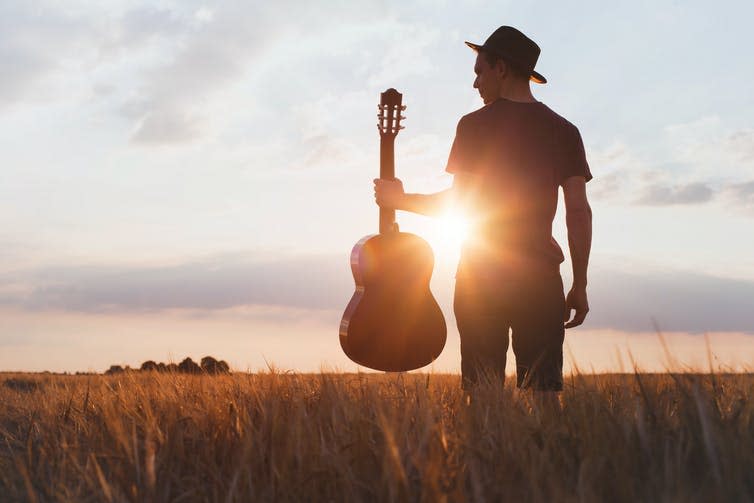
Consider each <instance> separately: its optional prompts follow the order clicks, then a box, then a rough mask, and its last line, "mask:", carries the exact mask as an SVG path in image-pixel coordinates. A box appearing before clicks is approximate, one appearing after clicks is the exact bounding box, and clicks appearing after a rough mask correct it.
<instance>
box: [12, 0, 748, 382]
mask: <svg viewBox="0 0 754 503" xmlns="http://www.w3.org/2000/svg"><path fill="white" fill-rule="evenodd" d="M752 16H754V6H752V4H751V3H748V2H719V3H717V4H715V5H714V6H712V5H711V4H709V2H678V1H654V2H648V1H646V2H643V1H637V2H631V3H625V2H623V3H618V2H616V3H615V4H614V5H606V4H605V3H604V2H596V1H594V2H560V3H555V2H550V3H542V2H527V1H516V2H513V1H495V2H491V1H483V0H467V1H453V2H450V1H448V2H444V1H434V2H429V1H413V2H409V1H404V2H389V1H362V2H346V1H324V2H317V3H312V2H285V1H283V2H254V1H250V2H233V1H227V2H226V1H217V2H198V1H197V2H195V1H190V0H188V1H187V0H181V1H151V2H139V1H133V2H119V1H112V2H105V3H103V2H90V1H89V2H87V1H77V0H76V1H68V2H45V1H33V2H27V1H13V0H0V75H1V76H2V78H0V370H7V371H10V370H25V371H41V370H51V371H69V372H72V371H77V370H81V371H86V370H93V371H102V370H105V369H107V368H108V367H109V366H110V365H111V364H121V365H131V366H139V365H140V363H141V362H142V361H145V360H148V359H152V360H160V361H180V360H182V359H183V358H184V357H186V356H190V357H192V358H194V359H195V360H198V359H200V358H201V357H203V356H205V355H213V356H215V357H217V358H221V359H225V360H227V361H228V362H229V363H230V364H231V366H232V367H234V368H235V369H237V370H252V371H256V370H264V369H268V368H276V369H280V370H293V371H301V372H310V371H318V370H321V369H325V370H342V371H351V370H356V369H357V367H356V365H355V364H352V363H351V362H349V360H348V359H347V358H346V357H345V355H343V353H342V351H341V350H340V347H339V343H338V335H337V332H338V325H339V322H340V318H341V316H342V314H343V310H344V309H345V306H346V304H347V303H348V300H349V299H350V297H351V295H352V293H353V290H354V284H353V278H352V276H351V272H350V267H349V254H350V250H351V248H352V246H353V245H354V244H355V243H356V242H357V241H358V240H359V239H360V238H361V237H363V236H364V235H367V234H371V233H374V232H376V231H377V227H378V212H377V208H376V206H375V205H374V200H373V195H372V179H373V178H375V177H376V176H378V174H379V137H378V133H377V130H376V127H375V124H376V105H377V103H378V102H379V94H380V92H382V91H384V90H385V89H387V88H389V87H395V88H396V89H398V90H399V91H401V92H402V93H403V100H404V103H405V104H406V105H407V110H406V113H405V115H406V117H407V119H406V121H405V122H404V125H405V126H406V129H405V130H403V131H402V132H401V133H400V134H399V136H398V137H397V139H396V173H397V175H398V176H399V177H400V178H401V179H402V180H403V181H404V185H405V187H406V190H407V191H409V192H433V191H437V190H442V189H445V188H447V187H449V186H450V185H451V183H452V177H451V175H449V174H446V173H445V172H444V168H445V163H446V161H447V155H448V151H449V149H450V145H451V143H452V141H453V135H454V133H455V128H456V125H457V122H458V120H459V119H460V117H462V116H463V115H464V114H466V113H469V112H471V111H473V110H476V109H478V108H479V107H481V106H482V102H481V100H480V98H479V96H478V94H477V93H476V91H475V90H474V89H473V88H472V83H473V78H474V74H473V64H474V53H473V52H472V51H471V50H470V49H468V47H466V46H465V44H464V43H463V42H464V41H465V40H470V41H472V42H477V43H481V42H483V41H484V40H485V39H486V37H487V36H488V35H489V34H490V33H491V32H492V31H494V30H495V29H496V28H497V27H498V26H500V25H503V24H507V25H512V26H515V27H517V28H519V29H520V30H522V31H523V32H524V33H526V34H527V35H529V36H530V37H531V38H533V39H534V40H535V41H537V43H538V44H539V45H540V47H541V48H542V53H541V56H540V58H539V61H538V63H537V70H538V71H539V72H540V73H542V74H544V75H545V76H546V77H547V78H548V84H546V85H543V86H539V85H533V92H534V95H535V96H536V97H537V99H539V100H540V101H543V102H544V103H545V104H547V105H548V106H549V107H550V108H552V109H553V110H555V111H556V112H558V113H559V114H561V115H563V116H564V117H566V118H568V119H569V120H570V121H571V122H572V123H574V124H575V125H576V126H577V127H578V128H579V129H580V131H581V134H582V137H583V139H584V144H585V148H586V152H587V159H588V162H589V164H590V167H591V170H592V173H593V174H594V179H593V180H592V181H591V182H589V184H588V197H589V199H590V203H591V205H592V210H593V214H594V238H593V246H592V256H591V265H590V271H589V290H588V293H589V299H590V307H591V312H590V313H589V317H588V318H587V321H586V322H585V323H584V325H583V326H581V327H578V328H575V329H572V330H569V331H568V333H567V336H566V362H567V363H566V369H567V371H572V370H575V369H580V370H582V371H619V370H631V369H633V368H640V369H643V370H663V369H666V368H669V367H673V368H699V367H702V368H709V367H710V366H713V367H714V368H717V369H731V370H751V369H752V368H754V253H753V252H754V232H753V231H754V93H752V91H751V84H750V82H751V81H752V79H753V78H754V65H752V64H751V62H750V59H751V58H750V55H749V54H748V53H749V52H750V48H751V47H754V35H752V32H751V30H750V27H749V20H750V19H751V18H752ZM562 211H563V208H562V206H561V208H560V213H559V216H558V217H556V221H555V229H554V237H555V238H556V239H557V240H558V242H559V243H560V244H561V246H562V247H563V248H564V249H566V248H567V239H566V229H565V224H564V219H563V213H562ZM398 222H399V223H400V225H401V229H402V230H404V231H408V232H414V233H417V234H419V235H421V236H423V237H425V238H426V239H427V240H428V242H430V244H431V245H432V247H433V249H434V252H435V270H434V274H433V277H432V284H431V285H432V290H433V293H434V294H435V296H436V297H437V299H438V302H439V303H440V306H441V308H442V310H443V312H444V314H445V316H446V319H447V320H448V326H449V332H448V342H447V345H446V348H445V350H444V352H443V354H442V355H441V356H440V357H439V358H438V360H437V361H436V362H435V363H434V364H433V365H432V366H431V367H428V369H431V370H435V371H443V372H445V371H448V372H458V371H459V370H460V354H459V339H458V332H457V330H456V329H455V319H454V317H453V312H452V291H453V282H454V277H453V276H454V270H455V267H456V263H457V260H458V255H459V239H458V237H457V235H456V234H455V233H454V232H453V231H452V225H450V223H449V221H448V220H447V219H434V220H433V219H429V218H427V217H423V216H417V215H411V214H406V213H402V212H398ZM569 269H570V263H569V262H568V261H566V263H564V264H563V267H562V269H561V270H562V272H563V274H564V278H565V280H566V285H568V282H569V279H568V278H569V277H570V273H569Z"/></svg>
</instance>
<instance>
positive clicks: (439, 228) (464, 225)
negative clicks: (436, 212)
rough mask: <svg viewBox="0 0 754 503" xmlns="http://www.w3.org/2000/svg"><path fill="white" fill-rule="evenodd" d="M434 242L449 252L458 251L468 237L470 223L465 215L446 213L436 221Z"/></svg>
mask: <svg viewBox="0 0 754 503" xmlns="http://www.w3.org/2000/svg"><path fill="white" fill-rule="evenodd" d="M433 227H434V228H433V232H432V234H433V235H432V243H433V244H434V245H435V246H437V247H439V248H442V250H444V251H448V252H458V251H460V249H461V245H462V244H463V242H464V241H465V240H466V239H467V238H468V236H469V233H470V225H469V222H468V220H467V219H466V218H464V217H463V215H460V214H458V213H446V214H444V215H442V216H440V217H438V218H436V219H435V221H434V226H433Z"/></svg>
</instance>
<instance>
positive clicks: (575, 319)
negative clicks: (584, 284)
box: [565, 310, 589, 328]
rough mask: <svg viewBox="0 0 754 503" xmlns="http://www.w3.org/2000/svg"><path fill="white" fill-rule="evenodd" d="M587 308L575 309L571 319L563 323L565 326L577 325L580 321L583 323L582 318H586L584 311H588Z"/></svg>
mask: <svg viewBox="0 0 754 503" xmlns="http://www.w3.org/2000/svg"><path fill="white" fill-rule="evenodd" d="M588 312H589V310H584V311H578V310H577V311H576V314H575V315H574V317H573V319H572V320H571V321H569V322H568V323H566V324H565V327H566V328H573V327H578V326H579V325H581V324H582V323H584V319H586V313H588Z"/></svg>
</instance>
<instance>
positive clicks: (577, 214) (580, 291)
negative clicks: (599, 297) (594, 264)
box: [563, 176, 592, 328]
mask: <svg viewBox="0 0 754 503" xmlns="http://www.w3.org/2000/svg"><path fill="white" fill-rule="evenodd" d="M563 196H564V200H565V207H566V225H567V227H568V248H569V249H570V251H571V263H572V264H573V286H572V287H571V290H570V291H569V292H568V295H567V297H566V312H565V314H564V321H567V322H568V323H566V325H565V327H566V328H571V327H575V326H578V325H581V324H582V323H583V322H584V318H586V315H587V313H588V312H589V302H588V300H587V295H586V285H587V268H588V266H589V252H590V250H591V247H592V209H591V207H590V206H589V201H588V200H587V198H586V179H585V178H584V177H583V176H572V177H570V178H567V179H566V180H565V182H563ZM571 309H573V310H575V311H576V313H575V314H574V316H573V319H571V321H568V320H569V319H570V318H571Z"/></svg>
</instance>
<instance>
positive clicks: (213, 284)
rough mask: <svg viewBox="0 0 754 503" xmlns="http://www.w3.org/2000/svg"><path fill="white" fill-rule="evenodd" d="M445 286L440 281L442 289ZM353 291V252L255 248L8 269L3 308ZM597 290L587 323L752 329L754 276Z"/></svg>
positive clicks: (87, 308)
mask: <svg viewBox="0 0 754 503" xmlns="http://www.w3.org/2000/svg"><path fill="white" fill-rule="evenodd" d="M436 280H440V278H436ZM441 281H442V280H441ZM445 281H448V282H449V281H450V275H448V277H447V279H446V280H445ZM442 288H443V287H442V285H439V284H438V286H437V291H436V292H435V293H436V294H437V293H438V292H440V290H442ZM353 291H354V283H353V278H352V276H351V272H350V268H349V265H348V257H347V256H345V254H339V255H335V254H333V255H322V256H308V257H307V256H299V257H294V256H291V257H279V258H274V257H273V258H271V257H266V258H265V257H261V256H258V255H255V254H253V253H250V254H248V255H247V256H240V255H235V256H217V257H213V258H209V259H206V260H202V261H195V262H187V263H184V264H180V265H174V266H165V267H94V266H89V267H56V268H47V269H44V270H36V271H28V272H26V273H16V274H13V275H11V274H6V275H4V276H2V277H0V306H7V307H13V308H17V309H24V310H27V311H32V312H35V311H41V310H60V311H68V312H78V313H101V312H106V313H147V312H161V311H165V312H167V311H170V310H175V309H186V310H194V311H198V312H202V311H205V312H207V313H212V312H220V311H222V310H228V309H236V308H244V309H249V308H254V309H256V308H257V307H260V308H261V307H264V308H269V309H273V310H274V309H278V308H286V309H287V308H295V309H304V310H323V311H333V310H334V311H342V310H343V309H344V308H345V305H346V303H347V302H348V299H349V298H350V297H351V295H352V294H353ZM589 294H590V303H591V308H592V310H591V312H590V314H589V317H588V319H587V324H586V327H587V328H589V329H611V330H621V331H626V332H647V331H652V330H653V320H656V321H657V323H658V324H659V326H660V327H661V328H662V329H663V330H667V331H683V332H692V333H702V332H707V331H709V332H714V331H718V332H722V331H735V332H742V333H752V334H754V281H751V280H748V281H746V280H735V279H727V278H718V277H714V276H710V275H706V274H702V273H688V272H681V271H665V272H656V271H648V272H643V273H628V272H625V271H618V270H609V269H608V270H605V269H600V270H595V271H594V272H593V273H592V274H591V281H590V289H589ZM254 312H256V313H258V312H259V310H258V309H256V310H255V311H254ZM446 314H448V315H449V314H450V313H446Z"/></svg>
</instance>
